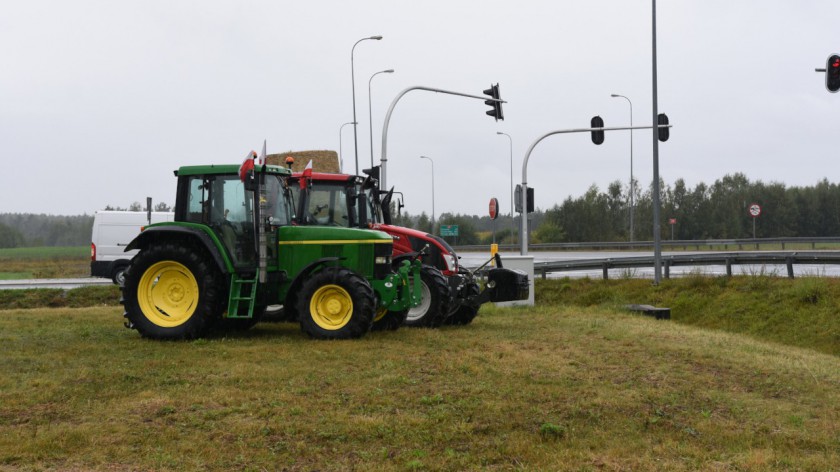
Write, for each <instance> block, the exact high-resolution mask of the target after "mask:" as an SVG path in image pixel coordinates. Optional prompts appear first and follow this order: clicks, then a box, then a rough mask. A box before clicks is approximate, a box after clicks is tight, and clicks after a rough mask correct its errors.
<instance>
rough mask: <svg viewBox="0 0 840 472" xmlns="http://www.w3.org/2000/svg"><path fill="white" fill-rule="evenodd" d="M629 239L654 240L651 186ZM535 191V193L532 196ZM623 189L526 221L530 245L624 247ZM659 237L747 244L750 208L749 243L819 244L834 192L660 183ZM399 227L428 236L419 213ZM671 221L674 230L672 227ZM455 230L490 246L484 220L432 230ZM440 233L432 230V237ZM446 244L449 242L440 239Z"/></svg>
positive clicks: (829, 223) (833, 222) (460, 219)
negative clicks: (753, 211) (790, 240)
mask: <svg viewBox="0 0 840 472" xmlns="http://www.w3.org/2000/svg"><path fill="white" fill-rule="evenodd" d="M634 187H635V195H634V198H633V200H634V205H633V220H634V225H633V227H634V231H633V233H634V234H633V238H632V239H633V240H636V241H650V240H652V239H653V236H652V234H651V231H652V230H653V198H652V195H653V193H652V186H650V187H649V188H648V189H647V190H646V191H641V189H640V187H639V186H638V184H636V185H634ZM538 190H539V189H538ZM629 197H630V195H629V185H626V184H624V183H622V182H620V181H614V182H612V183H610V184H609V185H608V186H607V189H606V190H605V191H602V190H601V189H599V188H598V187H597V186H595V185H593V186H591V187H590V188H589V189H588V190H587V191H586V193H584V194H583V195H581V196H579V197H575V198H573V197H568V198H566V199H565V200H564V201H563V202H562V203H560V204H555V205H554V206H552V207H551V208H549V209H546V210H541V209H537V211H536V212H534V213H531V214H530V215H529V217H528V218H529V228H530V235H531V237H530V241H531V242H532V243H551V242H590V241H605V242H607V241H628V240H630V239H631V238H630V198H629ZM660 204H661V207H660V208H661V209H660V215H659V216H660V232H661V234H660V237H661V238H663V239H670V238H671V237H672V231H673V238H674V239H686V240H691V239H730V238H732V239H737V238H751V237H753V217H752V216H751V215H750V213H749V207H750V206H751V205H752V204H758V205H759V206H760V207H761V214H760V216H758V217H757V218H755V237H757V238H769V237H818V236H836V235H840V186H838V184H836V183H831V182H829V181H828V180H827V179H823V180H821V181H819V182H818V183H817V184H816V185H814V186H806V187H795V186H794V187H787V186H786V185H785V184H783V183H778V182H771V183H769V184H768V183H764V182H762V181H760V180H758V181H750V180H749V179H748V178H747V177H746V176H745V175H744V174H742V173H735V174H728V175H726V176H724V177H723V178H721V179H718V180H716V181H715V182H714V183H713V184H711V185H707V184H705V183H703V182H701V183H698V184H697V185H695V186H694V187H690V186H688V185H686V183H685V180H683V179H677V180H676V181H675V182H674V184H673V185H668V184H666V183H665V182H664V181H662V180H660ZM397 221H398V224H401V225H403V226H409V227H412V228H416V229H420V230H422V231H431V221H430V219H429V217H428V215H426V214H425V213H422V214H420V215H410V214H408V213H404V214H403V215H401V216H400V217H399V218H397ZM518 221H519V217H518V216H517V217H516V219H515V220H511V218H510V217H509V216H500V217H499V218H498V219H497V220H496V221H495V226H496V233H495V239H496V242H498V243H514V242H515V241H516V234H517V232H518V228H519V223H518ZM672 222H673V225H672V224H671V223H672ZM446 224H457V225H458V226H459V239H458V241H457V244H465V245H466V244H487V243H489V242H491V238H492V231H493V224H494V222H493V221H492V220H490V217H489V216H482V217H479V216H470V215H460V214H451V213H444V214H442V215H441V216H440V218H439V219H438V221H437V222H436V226H437V227H438V228H439V225H446ZM438 232H439V231H438ZM445 239H447V240H448V241H449V242H450V243H453V242H456V241H454V238H445Z"/></svg>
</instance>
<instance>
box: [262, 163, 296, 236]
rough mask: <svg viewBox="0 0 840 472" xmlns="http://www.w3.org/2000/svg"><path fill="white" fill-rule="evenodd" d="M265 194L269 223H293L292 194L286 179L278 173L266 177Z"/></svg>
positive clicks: (277, 224)
mask: <svg viewBox="0 0 840 472" xmlns="http://www.w3.org/2000/svg"><path fill="white" fill-rule="evenodd" d="M265 194H266V196H267V201H266V207H267V208H266V210H267V215H266V217H267V218H268V221H269V223H270V224H271V225H272V226H287V225H290V224H291V223H292V220H293V219H294V213H293V212H292V202H291V194H290V192H289V189H288V187H287V185H286V180H285V179H283V178H282V177H280V176H277V175H267V176H266V177H265Z"/></svg>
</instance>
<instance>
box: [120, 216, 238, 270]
mask: <svg viewBox="0 0 840 472" xmlns="http://www.w3.org/2000/svg"><path fill="white" fill-rule="evenodd" d="M170 239H178V240H180V241H191V242H193V243H194V244H196V245H198V246H200V247H203V248H204V249H205V250H206V251H207V253H208V254H209V255H210V256H211V257H212V258H213V261H214V262H215V263H216V265H217V266H218V268H219V270H220V271H222V273H226V272H233V264H232V263H231V261H230V259H228V256H227V253H226V252H225V251H224V250H222V249H221V247H222V245H221V243H220V242H219V241H218V240H216V239H215V238H214V237H213V236H211V235H210V234H208V233H207V232H206V231H203V230H202V229H201V228H192V227H187V226H169V225H166V226H151V227H149V228H146V229H145V230H144V231H143V232H141V233H140V234H139V235H138V236H137V237H136V238H134V239H133V240H132V241H131V242H130V243H128V246H126V248H125V250H126V251H131V250H132V249H145V248H147V247H149V246H150V245H151V244H155V243H159V242H161V241H165V240H170Z"/></svg>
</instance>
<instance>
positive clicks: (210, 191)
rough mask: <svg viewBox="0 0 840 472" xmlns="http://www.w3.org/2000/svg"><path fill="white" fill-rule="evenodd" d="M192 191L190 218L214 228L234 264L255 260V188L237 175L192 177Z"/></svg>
mask: <svg viewBox="0 0 840 472" xmlns="http://www.w3.org/2000/svg"><path fill="white" fill-rule="evenodd" d="M189 192H190V194H189V207H188V209H187V221H189V222H192V223H200V224H203V225H207V226H209V227H210V228H212V229H213V231H214V232H215V233H216V235H217V236H218V237H219V239H220V240H221V241H222V244H224V246H225V248H226V249H227V251H228V253H229V254H230V256H231V258H232V260H233V262H234V265H238V264H241V263H253V260H254V225H253V216H254V212H253V201H254V200H253V192H251V191H247V190H245V184H243V183H242V182H241V181H240V180H239V177H238V176H237V175H210V176H195V177H192V178H191V179H190V183H189Z"/></svg>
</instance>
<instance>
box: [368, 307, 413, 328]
mask: <svg viewBox="0 0 840 472" xmlns="http://www.w3.org/2000/svg"><path fill="white" fill-rule="evenodd" d="M407 317H408V310H402V311H388V310H384V309H380V310H378V311H377V312H376V316H375V317H374V318H373V327H372V328H371V331H396V330H397V329H399V327H400V326H401V325H402V324H403V323H405V319H406V318H407Z"/></svg>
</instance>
